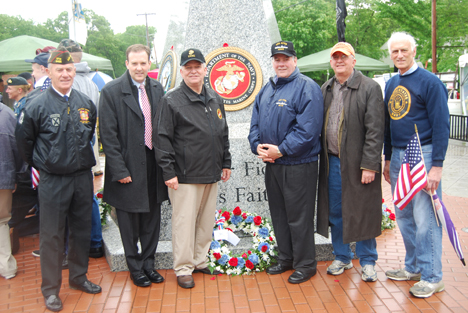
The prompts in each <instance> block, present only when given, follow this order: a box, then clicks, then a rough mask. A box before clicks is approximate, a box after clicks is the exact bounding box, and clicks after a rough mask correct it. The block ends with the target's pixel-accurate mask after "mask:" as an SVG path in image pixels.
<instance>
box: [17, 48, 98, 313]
mask: <svg viewBox="0 0 468 313" xmlns="http://www.w3.org/2000/svg"><path fill="white" fill-rule="evenodd" d="M48 62H49V66H48V67H49V77H50V79H51V81H52V86H51V88H48V89H47V90H45V91H44V92H43V93H42V94H40V95H38V96H37V97H36V98H34V99H33V100H31V102H30V105H28V106H26V108H25V109H24V110H23V111H22V112H21V114H20V117H19V119H18V125H17V128H16V137H17V142H18V150H19V151H20V153H21V155H22V156H23V158H24V159H25V161H26V162H28V163H29V164H30V165H31V166H33V167H34V168H36V169H38V170H39V171H40V179H41V182H40V185H41V188H40V189H39V201H40V203H41V216H42V218H43V219H42V221H41V223H40V250H41V251H40V254H41V273H42V286H41V289H42V294H43V295H44V300H45V303H46V307H47V308H48V309H49V310H51V311H60V310H61V309H62V301H61V300H60V298H59V296H58V295H59V292H60V287H61V284H62V258H63V255H62V254H63V244H64V241H63V238H64V230H65V218H66V217H68V224H69V228H70V244H69V256H68V262H69V265H70V273H69V284H70V288H72V289H78V290H81V291H83V292H86V293H91V294H95V293H99V292H101V287H99V286H98V285H95V284H93V283H92V282H90V281H89V280H88V279H87V278H86V273H87V271H88V252H89V244H90V236H91V209H92V202H91V199H92V196H93V175H92V173H91V167H93V165H94V164H95V160H94V155H93V149H92V147H91V144H90V142H91V139H92V137H93V134H94V127H95V124H96V107H95V105H94V104H93V102H92V101H91V100H90V99H89V98H88V97H87V96H85V95H84V94H82V93H80V92H79V91H76V90H74V89H72V84H73V79H74V77H75V73H76V69H75V66H74V65H73V58H72V57H71V56H70V53H69V52H68V51H67V50H66V49H65V48H63V47H59V48H58V49H57V50H56V51H54V52H53V53H52V54H51V56H50V58H49V61H48Z"/></svg>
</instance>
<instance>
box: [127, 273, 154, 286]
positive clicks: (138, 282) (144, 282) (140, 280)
mask: <svg viewBox="0 0 468 313" xmlns="http://www.w3.org/2000/svg"><path fill="white" fill-rule="evenodd" d="M130 278H131V279H132V280H133V283H134V284H135V286H138V287H149V286H151V281H150V280H149V279H148V277H147V276H146V275H145V274H141V273H140V274H138V275H135V276H133V275H132V274H130Z"/></svg>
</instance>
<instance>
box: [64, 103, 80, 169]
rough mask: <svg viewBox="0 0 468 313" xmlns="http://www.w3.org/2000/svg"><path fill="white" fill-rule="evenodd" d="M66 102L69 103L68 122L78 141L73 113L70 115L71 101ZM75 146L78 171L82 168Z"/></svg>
mask: <svg viewBox="0 0 468 313" xmlns="http://www.w3.org/2000/svg"><path fill="white" fill-rule="evenodd" d="M66 101H67V114H68V121H69V122H68V123H69V124H71V126H72V130H73V138H74V139H76V131H75V121H74V120H73V112H72V114H70V101H69V100H66ZM65 138H66V137H65ZM78 145H79V143H78ZM74 146H75V153H76V162H77V170H78V169H80V168H81V162H80V157H79V154H78V153H77V151H76V145H74Z"/></svg>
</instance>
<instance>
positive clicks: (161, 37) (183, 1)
mask: <svg viewBox="0 0 468 313" xmlns="http://www.w3.org/2000/svg"><path fill="white" fill-rule="evenodd" d="M78 2H79V3H81V6H82V8H83V9H90V10H93V11H94V12H95V13H96V14H98V15H102V16H104V17H105V18H106V19H107V20H108V21H109V23H110V24H111V28H112V29H113V30H114V33H123V32H124V31H125V28H126V27H127V26H131V25H145V16H144V15H140V16H137V14H145V13H156V15H148V26H154V27H156V29H157V33H156V40H155V42H156V50H157V53H158V59H159V58H161V57H162V56H163V54H164V53H165V52H166V51H162V50H163V47H164V41H165V38H166V33H167V25H168V23H169V21H170V19H171V18H175V19H177V15H178V13H179V12H181V11H184V8H186V7H187V6H188V2H189V0H126V1H115V0H112V1H111V0H78ZM71 6H72V0H20V1H19V2H17V1H5V3H3V1H2V5H1V10H0V14H7V15H12V16H21V17H22V18H23V19H26V20H29V19H31V20H33V21H34V22H36V23H44V22H45V21H47V19H48V18H50V19H52V20H54V19H56V18H57V17H58V15H59V14H60V13H61V12H63V11H70V8H71Z"/></svg>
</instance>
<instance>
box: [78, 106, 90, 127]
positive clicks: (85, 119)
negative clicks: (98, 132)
mask: <svg viewBox="0 0 468 313" xmlns="http://www.w3.org/2000/svg"><path fill="white" fill-rule="evenodd" d="M78 112H79V113H80V122H81V123H83V124H88V123H89V110H88V109H85V108H80V109H78Z"/></svg>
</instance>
